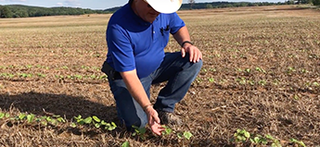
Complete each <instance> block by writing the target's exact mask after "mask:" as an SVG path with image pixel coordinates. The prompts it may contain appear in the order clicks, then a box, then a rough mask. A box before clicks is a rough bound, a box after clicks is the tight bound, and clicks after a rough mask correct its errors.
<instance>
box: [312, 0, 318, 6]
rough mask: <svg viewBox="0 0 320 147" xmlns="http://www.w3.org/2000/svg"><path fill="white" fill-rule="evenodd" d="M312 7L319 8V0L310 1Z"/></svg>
mask: <svg viewBox="0 0 320 147" xmlns="http://www.w3.org/2000/svg"><path fill="white" fill-rule="evenodd" d="M312 3H313V5H315V6H320V0H312Z"/></svg>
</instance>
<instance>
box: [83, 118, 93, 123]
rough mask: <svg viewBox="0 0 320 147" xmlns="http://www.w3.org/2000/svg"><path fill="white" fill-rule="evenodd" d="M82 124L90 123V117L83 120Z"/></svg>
mask: <svg viewBox="0 0 320 147" xmlns="http://www.w3.org/2000/svg"><path fill="white" fill-rule="evenodd" d="M83 122H84V123H86V124H90V123H91V122H92V117H90V116H89V117H87V118H86V119H84V120H83Z"/></svg>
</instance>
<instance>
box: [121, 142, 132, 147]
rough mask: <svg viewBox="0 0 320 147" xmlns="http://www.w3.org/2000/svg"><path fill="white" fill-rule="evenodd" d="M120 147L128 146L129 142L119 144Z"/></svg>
mask: <svg viewBox="0 0 320 147" xmlns="http://www.w3.org/2000/svg"><path fill="white" fill-rule="evenodd" d="M121 147H130V143H129V142H128V141H126V142H124V143H123V144H122V145H121Z"/></svg>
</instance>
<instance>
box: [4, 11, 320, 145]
mask: <svg viewBox="0 0 320 147" xmlns="http://www.w3.org/2000/svg"><path fill="white" fill-rule="evenodd" d="M178 14H179V15H180V16H181V17H182V18H183V19H184V20H185V22H186V24H187V26H188V28H189V32H190V34H191V35H192V40H193V42H194V43H195V45H197V46H198V47H199V48H200V49H201V50H202V51H203V55H204V58H203V61H204V65H203V68H202V70H201V73H200V74H199V76H198V78H197V79H196V81H195V82H194V83H193V84H192V86H191V88H190V90H189V92H188V94H187V95H186V97H185V98H184V100H183V101H182V102H181V103H179V104H178V105H177V107H176V113H178V114H179V115H180V116H181V118H182V119H183V121H184V125H183V126H182V127H179V128H178V127H176V128H172V130H173V131H174V132H172V133H171V134H169V135H165V136H162V137H157V136H154V135H153V134H152V133H151V132H150V131H149V130H147V132H146V133H145V134H142V135H141V136H140V137H139V136H133V135H132V134H131V133H128V132H126V131H125V130H124V129H123V127H121V126H120V125H119V124H118V121H117V115H116V109H115V103H114V100H113V97H112V94H111V92H110V90H109V86H108V81H107V80H106V78H105V76H104V74H103V73H101V72H100V67H101V65H102V63H103V61H104V60H105V55H106V52H107V47H106V41H105V30H106V26H107V22H108V19H109V18H110V15H90V16H87V15H85V16H59V17H41V18H21V19H0V136H1V138H0V145H1V146H121V145H122V144H124V143H125V142H127V143H129V144H130V145H131V146H195V147H198V146H199V147H202V146H210V147H211V146H271V145H272V144H273V145H282V146H299V145H300V146H303V144H305V145H306V146H318V147H319V146H320V100H319V98H320V96H319V94H320V78H319V77H320V68H319V66H320V11H319V10H315V9H302V8H301V7H298V6H268V7H246V8H228V9H211V10H194V11H179V12H178ZM177 50H179V45H178V44H177V43H176V42H175V41H173V38H171V39H170V42H169V44H168V47H167V48H166V51H177ZM162 86H163V85H155V86H154V87H152V89H151V95H152V101H153V102H154V99H155V97H156V95H157V93H158V92H159V90H160V89H161V87H162ZM22 114H26V116H24V115H22ZM56 115H59V116H56ZM79 115H81V116H82V118H88V117H92V116H97V117H98V118H100V119H101V120H104V121H105V122H115V123H116V124H117V125H118V127H117V128H116V129H115V130H112V131H108V130H105V129H104V128H96V127H95V126H94V123H93V122H91V123H90V122H89V123H88V124H84V125H81V124H77V119H75V118H74V117H76V116H79ZM36 118H37V119H36ZM49 118H51V119H55V120H57V121H58V122H53V121H52V120H51V119H49ZM61 118H63V120H64V121H63V120H62V119H61ZM42 122H48V123H47V124H46V123H42ZM74 124H76V126H75V125H74ZM237 129H241V130H243V132H248V133H250V136H247V134H248V133H247V134H245V133H244V134H241V133H238V134H237V133H236V132H237ZM183 132H190V133H191V134H192V135H193V136H192V137H191V138H190V140H188V139H186V138H183V137H182V138H179V137H178V136H177V135H179V134H180V133H183ZM237 137H239V138H238V139H240V140H237V139H236V138H237ZM241 137H242V138H241ZM250 139H252V141H250ZM255 139H256V140H255ZM293 139H295V140H293ZM254 140H255V141H254ZM263 140H265V142H264V143H263ZM259 141H260V142H259Z"/></svg>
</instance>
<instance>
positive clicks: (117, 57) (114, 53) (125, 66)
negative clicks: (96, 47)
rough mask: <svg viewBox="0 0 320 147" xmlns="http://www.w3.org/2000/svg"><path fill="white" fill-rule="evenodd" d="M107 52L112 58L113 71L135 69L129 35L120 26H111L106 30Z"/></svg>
mask: <svg viewBox="0 0 320 147" xmlns="http://www.w3.org/2000/svg"><path fill="white" fill-rule="evenodd" d="M106 35H107V37H106V38H107V44H108V52H110V55H111V57H112V61H113V66H114V69H115V70H116V71H118V72H125V71H131V70H134V69H135V60H134V55H133V49H132V46H131V43H130V38H129V35H127V33H126V31H125V30H123V29H121V27H120V26H117V25H111V26H108V29H107V34H106Z"/></svg>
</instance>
